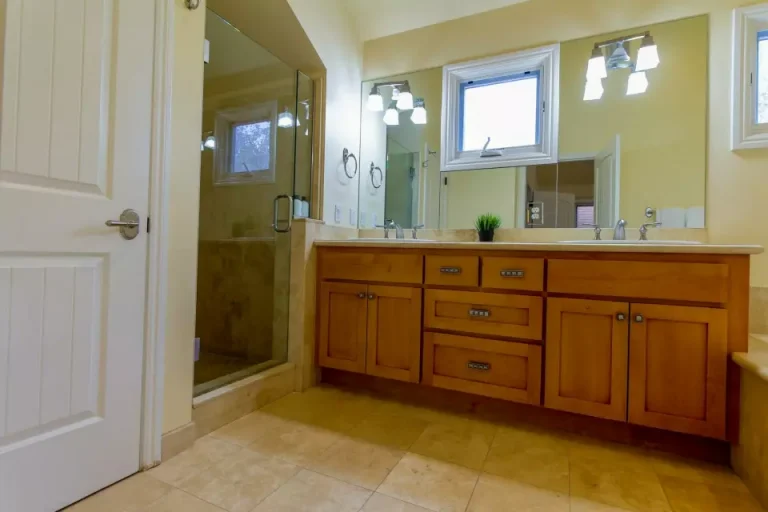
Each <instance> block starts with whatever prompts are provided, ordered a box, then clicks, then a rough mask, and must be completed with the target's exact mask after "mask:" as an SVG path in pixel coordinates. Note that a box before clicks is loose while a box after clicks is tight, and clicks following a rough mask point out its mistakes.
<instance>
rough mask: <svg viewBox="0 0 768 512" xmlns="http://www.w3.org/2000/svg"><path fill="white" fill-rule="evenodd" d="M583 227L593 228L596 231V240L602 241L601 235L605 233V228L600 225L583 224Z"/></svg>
mask: <svg viewBox="0 0 768 512" xmlns="http://www.w3.org/2000/svg"><path fill="white" fill-rule="evenodd" d="M581 227H583V228H593V229H594V230H595V240H602V238H600V235H601V234H602V232H603V228H601V227H600V224H582V225H581Z"/></svg>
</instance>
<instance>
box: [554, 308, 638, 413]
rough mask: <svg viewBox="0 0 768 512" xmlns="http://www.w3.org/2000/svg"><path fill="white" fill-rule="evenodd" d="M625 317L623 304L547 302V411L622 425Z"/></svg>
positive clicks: (626, 315)
mask: <svg viewBox="0 0 768 512" xmlns="http://www.w3.org/2000/svg"><path fill="white" fill-rule="evenodd" d="M618 315H624V320H619V318H618ZM628 316H629V305H628V304H626V303H620V302H602V301H590V300H579V299H561V298H551V299H548V301H547V340H546V356H547V357H546V372H545V401H544V403H545V405H546V406H547V407H550V408H552V409H558V410H561V411H568V412H574V413H578V414H587V415H589V416H595V417H598V418H606V419H612V420H618V421H625V420H626V417H627V355H628V336H629V333H628V329H629V327H628V320H629V318H628Z"/></svg>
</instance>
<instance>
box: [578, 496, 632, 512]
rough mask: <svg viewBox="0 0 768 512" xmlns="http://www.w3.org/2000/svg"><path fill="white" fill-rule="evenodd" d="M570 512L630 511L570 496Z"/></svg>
mask: <svg viewBox="0 0 768 512" xmlns="http://www.w3.org/2000/svg"><path fill="white" fill-rule="evenodd" d="M571 512H631V511H630V509H626V508H619V507H614V506H612V505H606V504H605V503H600V502H599V501H592V500H588V499H585V498H577V497H574V496H571Z"/></svg>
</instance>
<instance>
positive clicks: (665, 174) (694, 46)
mask: <svg viewBox="0 0 768 512" xmlns="http://www.w3.org/2000/svg"><path fill="white" fill-rule="evenodd" d="M646 30H650V31H651V32H652V34H653V37H654V39H655V40H656V43H657V44H658V45H659V52H660V54H661V59H662V64H661V67H659V68H658V69H655V70H651V71H648V79H649V81H650V83H651V85H650V87H649V88H648V91H647V92H646V93H645V94H642V95H638V96H627V95H626V92H627V80H628V79H629V74H630V70H628V69H626V70H616V71H611V72H610V73H609V76H608V78H607V79H605V80H603V85H604V87H605V93H604V94H603V98H602V99H601V100H600V101H584V99H583V98H584V75H585V72H586V67H587V58H588V56H589V55H590V53H591V51H592V48H593V47H594V44H595V43H596V42H598V41H605V40H607V39H614V38H616V37H622V36H627V35H630V34H633V33H637V32H643V31H646ZM708 35H709V30H708V21H707V17H706V16H697V17H695V18H687V19H684V20H678V21H675V22H672V23H662V24H657V25H653V26H652V27H640V28H632V29H629V30H624V31H621V32H618V33H616V32H614V33H609V34H602V35H600V36H598V37H597V38H595V37H591V38H586V39H578V40H575V41H569V42H567V43H563V45H562V47H561V52H560V63H561V64H560V156H561V157H565V156H567V155H570V154H584V153H588V154H593V155H596V154H597V153H599V152H601V151H603V150H604V149H605V148H606V147H609V146H612V145H613V144H614V141H615V138H616V135H617V134H618V135H620V136H621V198H620V202H619V204H620V214H621V218H623V219H626V220H627V222H629V223H630V225H633V226H638V225H640V224H642V223H644V222H647V219H646V218H645V209H646V207H648V206H651V207H653V208H656V209H657V210H660V209H662V208H690V207H696V206H698V207H703V206H704V200H705V181H706V172H705V169H706V166H707V162H706V156H707V151H706V140H707V134H706V128H707V64H708V63H707V59H708V56H707V53H706V52H704V51H702V49H703V48H707V45H708ZM639 46H640V41H634V42H632V43H631V54H632V55H636V52H637V50H638V49H639ZM561 170H562V169H561ZM561 176H562V174H561Z"/></svg>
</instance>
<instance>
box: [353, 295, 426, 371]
mask: <svg viewBox="0 0 768 512" xmlns="http://www.w3.org/2000/svg"><path fill="white" fill-rule="evenodd" d="M421 294H422V291H421V288H403V287H394V286H373V285H371V286H369V287H368V295H369V306H368V347H367V358H368V361H367V365H366V373H368V374H369V375H374V376H377V377H384V378H387V379H395V380H402V381H405V382H419V377H420V375H421Z"/></svg>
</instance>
